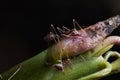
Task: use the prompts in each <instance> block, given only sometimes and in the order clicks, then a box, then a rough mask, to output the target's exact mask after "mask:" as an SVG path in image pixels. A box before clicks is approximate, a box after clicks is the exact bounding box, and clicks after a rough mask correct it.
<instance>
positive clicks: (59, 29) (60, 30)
mask: <svg viewBox="0 0 120 80" xmlns="http://www.w3.org/2000/svg"><path fill="white" fill-rule="evenodd" d="M57 30H58V31H59V33H60V34H62V33H65V30H62V29H61V28H59V27H57Z"/></svg>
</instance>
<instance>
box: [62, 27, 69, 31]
mask: <svg viewBox="0 0 120 80" xmlns="http://www.w3.org/2000/svg"><path fill="white" fill-rule="evenodd" d="M62 28H63V29H64V31H66V30H67V31H71V30H70V29H68V28H67V27H65V26H63V27H62Z"/></svg>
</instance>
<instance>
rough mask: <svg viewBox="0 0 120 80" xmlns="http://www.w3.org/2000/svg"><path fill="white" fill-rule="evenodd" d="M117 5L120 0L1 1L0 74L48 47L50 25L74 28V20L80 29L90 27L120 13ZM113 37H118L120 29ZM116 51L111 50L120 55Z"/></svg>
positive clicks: (116, 48)
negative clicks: (46, 37) (46, 39)
mask: <svg viewBox="0 0 120 80" xmlns="http://www.w3.org/2000/svg"><path fill="white" fill-rule="evenodd" d="M119 4H120V0H48V1H47V0H43V1H42V0H32V1H31V0H24V1H21V0H20V1H18V0H16V1H11V0H10V1H6V0H3V2H0V73H1V72H3V71H5V70H7V69H9V68H10V67H12V66H14V65H16V64H18V63H19V62H22V61H24V60H26V59H28V58H30V57H32V56H34V55H36V54H38V53H39V52H41V51H43V50H45V49H46V48H47V47H48V46H47V44H46V43H45V42H44V40H43V37H44V36H45V35H46V34H47V33H48V32H49V31H50V25H51V23H52V24H54V26H58V27H61V26H63V25H64V26H67V27H68V28H73V24H72V19H73V18H74V19H76V20H77V21H78V23H79V24H80V25H81V26H89V25H92V24H94V23H96V22H98V21H101V20H105V19H107V18H109V17H112V16H115V15H117V14H120V5H119ZM112 35H120V29H119V28H118V29H116V30H115V31H113V33H112ZM119 49H120V47H118V46H115V47H114V48H113V50H117V51H119V52H120V50H119ZM113 77H114V76H113ZM115 77H118V76H117V75H115ZM109 80H110V79H109Z"/></svg>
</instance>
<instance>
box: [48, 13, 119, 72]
mask: <svg viewBox="0 0 120 80" xmlns="http://www.w3.org/2000/svg"><path fill="white" fill-rule="evenodd" d="M75 24H76V25H78V26H79V24H78V23H77V22H75V21H73V25H75ZM119 25H120V15H117V16H114V17H111V18H109V19H107V20H104V21H100V22H97V23H96V24H94V25H91V26H89V27H87V28H84V29H79V30H77V29H76V28H74V29H72V30H68V31H67V32H65V31H64V30H63V33H62V35H60V37H59V38H58V41H57V42H56V43H55V44H54V45H52V46H51V47H50V48H49V49H48V50H47V55H46V63H47V64H50V65H52V64H54V65H55V67H56V68H57V69H58V70H63V71H64V65H65V64H66V62H70V61H69V60H68V59H69V58H71V57H74V56H77V55H80V54H82V53H84V52H86V51H89V50H92V49H94V48H95V47H96V46H97V45H99V44H102V43H106V44H120V37H119V36H110V37H107V36H108V35H109V34H110V33H111V32H112V31H113V30H114V29H116V28H117V27H118V26H119ZM49 35H50V36H49V37H51V36H53V34H51V33H50V34H49ZM54 37H56V36H54Z"/></svg>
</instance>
